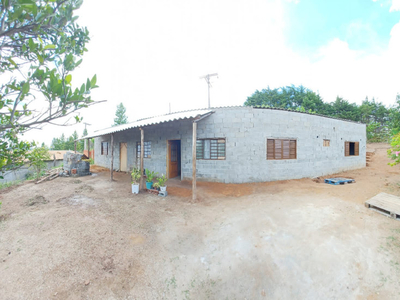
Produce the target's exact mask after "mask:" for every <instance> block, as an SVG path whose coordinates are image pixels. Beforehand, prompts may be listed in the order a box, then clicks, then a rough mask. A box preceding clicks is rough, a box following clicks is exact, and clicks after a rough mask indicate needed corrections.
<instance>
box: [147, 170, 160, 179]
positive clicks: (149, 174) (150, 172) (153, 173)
mask: <svg viewBox="0 0 400 300" xmlns="http://www.w3.org/2000/svg"><path fill="white" fill-rule="evenodd" d="M157 174H158V173H157V172H155V171H150V170H149V169H146V177H147V179H146V181H147V182H153V179H154V177H156V175H157Z"/></svg>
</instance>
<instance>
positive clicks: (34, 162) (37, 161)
mask: <svg viewBox="0 0 400 300" xmlns="http://www.w3.org/2000/svg"><path fill="white" fill-rule="evenodd" d="M26 157H27V159H28V162H29V166H30V167H31V168H32V169H33V170H34V171H35V175H36V180H39V178H40V176H41V172H42V170H43V169H44V168H46V162H45V160H46V159H50V154H49V151H48V150H47V148H46V147H37V148H34V149H33V150H32V151H30V152H28V153H27V154H26Z"/></svg>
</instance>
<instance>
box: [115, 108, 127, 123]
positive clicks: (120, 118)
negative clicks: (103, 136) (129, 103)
mask: <svg viewBox="0 0 400 300" xmlns="http://www.w3.org/2000/svg"><path fill="white" fill-rule="evenodd" d="M125 113H126V108H125V106H124V105H123V104H122V102H121V103H120V104H118V105H117V111H116V112H115V118H114V124H113V126H117V125H122V124H126V123H128V117H127V116H126V115H125Z"/></svg>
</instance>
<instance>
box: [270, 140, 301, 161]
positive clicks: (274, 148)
mask: <svg viewBox="0 0 400 300" xmlns="http://www.w3.org/2000/svg"><path fill="white" fill-rule="evenodd" d="M296 155H297V153H296V140H284V139H267V159H268V160H269V159H271V160H274V159H296V158H297V156H296Z"/></svg>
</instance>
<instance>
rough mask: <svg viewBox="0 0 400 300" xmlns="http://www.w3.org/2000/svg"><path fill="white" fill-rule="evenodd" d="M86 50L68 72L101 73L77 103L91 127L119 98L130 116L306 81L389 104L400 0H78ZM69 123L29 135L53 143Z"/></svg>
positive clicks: (105, 123)
mask: <svg viewBox="0 0 400 300" xmlns="http://www.w3.org/2000/svg"><path fill="white" fill-rule="evenodd" d="M77 14H78V15H79V19H78V23H79V24H80V25H84V26H87V27H88V29H89V32H90V36H91V41H90V43H89V44H88V46H87V48H88V49H89V52H88V53H86V54H85V56H84V57H83V63H82V64H81V66H80V68H79V69H78V70H76V72H74V74H73V76H72V84H73V85H76V86H80V84H81V83H82V82H85V81H86V78H88V77H90V78H91V77H92V76H93V75H94V74H97V78H98V80H97V82H98V85H99V86H100V88H99V89H97V90H95V91H94V93H93V95H92V98H93V99H96V100H104V99H105V100H107V102H106V103H103V104H99V105H96V106H93V107H91V108H90V110H87V111H83V112H82V114H81V116H82V117H83V118H84V121H85V122H88V123H90V124H92V125H91V126H90V127H89V132H90V131H94V130H96V129H101V128H105V127H109V126H110V125H111V124H112V122H113V118H114V114H115V110H116V106H117V104H118V103H120V102H122V103H123V104H124V105H125V107H126V108H127V115H128V119H129V120H130V121H133V120H136V119H140V118H144V117H149V116H154V115H160V114H165V113H168V107H169V104H171V108H172V111H173V112H174V111H182V110H187V109H197V108H204V107H206V106H207V85H206V83H205V81H204V79H200V78H199V77H200V76H202V75H205V74H210V73H218V74H219V76H218V78H216V77H213V80H212V81H213V87H212V89H211V105H212V106H229V105H243V103H244V102H245V101H246V98H247V97H248V96H250V95H251V94H252V93H254V91H256V90H261V89H263V88H266V87H268V86H270V87H271V88H277V87H281V86H287V85H291V84H294V85H304V86H305V87H307V88H309V89H312V90H314V91H316V92H319V93H320V95H321V97H322V98H323V99H324V101H326V102H332V101H334V100H335V99H336V97H337V96H340V97H343V98H344V99H347V100H349V101H350V102H355V103H359V104H360V103H361V101H362V100H364V99H365V97H366V96H368V97H369V98H370V99H371V98H373V97H374V98H375V99H376V100H378V101H381V102H383V103H384V104H386V105H393V104H394V102H395V98H396V94H397V93H400V73H399V70H400V55H399V53H400V0H375V1H374V0H362V1H361V0H347V1H345V0H337V1H321V0H218V1H215V0H193V1H187V0H169V1H164V0H146V1H143V0H133V1H126V0H114V1H113V4H112V5H110V2H109V1H108V0H84V2H83V6H82V8H81V9H80V10H79V11H78V12H77ZM74 130H77V131H78V133H81V132H82V131H83V125H82V124H81V125H76V126H73V127H61V128H60V127H53V126H47V127H46V128H45V129H44V130H43V131H31V132H29V134H27V138H28V139H35V140H38V141H40V142H42V141H45V142H46V143H47V144H50V141H51V139H52V137H54V136H59V135H61V133H62V132H64V133H65V134H66V135H70V134H71V133H72V132H73V131H74Z"/></svg>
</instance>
